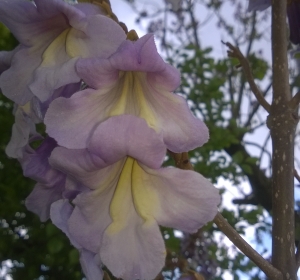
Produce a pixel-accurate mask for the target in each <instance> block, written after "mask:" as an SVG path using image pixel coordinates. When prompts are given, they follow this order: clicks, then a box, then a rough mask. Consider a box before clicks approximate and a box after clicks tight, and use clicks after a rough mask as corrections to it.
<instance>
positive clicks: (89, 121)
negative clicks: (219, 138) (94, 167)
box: [45, 35, 208, 152]
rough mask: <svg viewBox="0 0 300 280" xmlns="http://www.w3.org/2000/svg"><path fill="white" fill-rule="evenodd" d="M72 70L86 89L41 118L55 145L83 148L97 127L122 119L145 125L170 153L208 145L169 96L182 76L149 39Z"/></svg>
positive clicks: (184, 108)
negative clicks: (126, 117)
mask: <svg viewBox="0 0 300 280" xmlns="http://www.w3.org/2000/svg"><path fill="white" fill-rule="evenodd" d="M76 69H77V73H78V75H79V76H80V77H81V78H82V79H83V80H84V82H85V83H86V84H87V85H88V86H89V87H90V88H89V89H86V90H83V91H81V92H77V93H76V94H74V95H73V96H72V97H71V98H69V99H65V98H58V99H56V100H55V101H54V102H52V103H51V105H50V107H49V110H48V112H47V113H46V117H45V124H46V126H47V133H48V134H49V135H50V136H51V137H53V138H55V139H56V141H57V142H58V144H59V145H61V146H64V147H67V148H70V149H83V148H86V147H87V142H88V139H89V138H90V137H91V133H92V132H93V130H94V129H95V127H96V126H97V125H98V124H99V123H101V122H103V121H104V120H106V119H107V118H109V117H111V116H116V115H122V114H130V115H135V116H138V117H141V118H143V119H145V120H146V122H147V124H148V125H149V126H150V127H151V128H153V129H154V130H155V131H156V132H157V133H162V136H163V139H164V143H165V144H166V146H167V148H168V149H169V150H171V151H173V152H183V151H188V150H192V149H195V148H196V147H199V146H201V145H203V144H204V143H205V142H206V141H207V140H208V130H207V127H206V126H205V124H204V123H203V122H202V121H201V120H199V119H196V118H195V117H194V116H193V115H192V113H191V112H190V110H189V107H188V105H187V103H186V101H185V99H184V98H182V97H180V96H178V95H175V94H173V93H172V92H171V91H173V90H175V89H176V88H177V87H178V85H179V83H180V74H179V72H178V71H177V70H176V69H175V68H173V67H172V66H170V65H168V64H166V63H165V62H164V61H163V60H162V58H161V57H160V56H159V54H158V53H157V50H156V47H155V43H154V40H153V36H152V35H146V36H144V37H142V38H141V39H139V40H138V41H136V42H131V41H128V40H127V41H125V42H124V43H123V44H122V45H121V46H120V48H119V49H118V51H117V52H116V53H114V54H113V55H112V56H111V57H109V58H108V59H100V58H92V59H80V60H79V61H78V63H77V65H76Z"/></svg>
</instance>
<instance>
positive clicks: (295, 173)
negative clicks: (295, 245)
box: [294, 169, 300, 254]
mask: <svg viewBox="0 0 300 280" xmlns="http://www.w3.org/2000/svg"><path fill="white" fill-rule="evenodd" d="M294 177H295V178H296V179H297V181H298V182H299V183H300V175H299V174H298V172H297V170H296V169H294ZM299 244H300V242H299ZM299 254H300V253H299Z"/></svg>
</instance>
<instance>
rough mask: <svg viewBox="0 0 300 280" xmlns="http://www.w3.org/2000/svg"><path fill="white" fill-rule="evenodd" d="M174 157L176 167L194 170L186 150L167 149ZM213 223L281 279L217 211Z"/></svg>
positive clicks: (271, 275) (250, 257) (243, 250)
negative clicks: (182, 151)
mask: <svg viewBox="0 0 300 280" xmlns="http://www.w3.org/2000/svg"><path fill="white" fill-rule="evenodd" d="M168 152H169V154H170V156H171V157H172V158H173V159H174V161H175V165H176V167H178V168H181V169H185V170H194V168H193V165H192V164H191V163H190V161H189V156H188V153H187V152H184V153H173V152H171V151H168ZM214 223H215V224H216V225H217V226H218V228H219V229H220V230H221V231H222V232H223V233H224V234H225V235H226V236H227V237H228V238H229V239H230V241H231V242H232V243H233V244H234V245H235V246H236V247H237V248H239V249H240V250H241V251H242V252H243V253H244V254H245V255H246V256H247V257H248V258H249V259H250V260H252V261H253V262H254V263H255V264H256V265H257V266H258V267H259V268H260V269H261V270H262V271H263V272H264V273H265V274H266V275H267V276H268V277H270V279H276V280H281V279H283V278H282V274H281V272H280V271H279V270H277V269H276V268H274V267H273V266H272V265H271V264H270V263H269V262H268V261H267V260H265V259H264V258H263V257H262V256H261V255H260V254H259V253H257V252H256V251H255V250H254V249H253V248H252V247H251V246H250V245H249V244H248V243H247V242H246V241H245V240H244V239H243V238H242V237H241V236H240V235H239V234H238V233H237V232H236V230H235V229H234V228H233V227H232V226H231V225H230V224H229V223H228V222H227V221H226V220H225V219H224V217H223V216H222V215H221V214H220V213H218V214H217V215H216V217H215V218H214Z"/></svg>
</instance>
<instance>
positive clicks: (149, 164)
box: [50, 115, 220, 280]
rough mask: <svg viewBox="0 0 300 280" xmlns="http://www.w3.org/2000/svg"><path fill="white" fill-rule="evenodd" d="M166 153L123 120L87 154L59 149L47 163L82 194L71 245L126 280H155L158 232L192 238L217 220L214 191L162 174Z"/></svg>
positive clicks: (141, 128)
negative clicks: (191, 234) (189, 234)
mask: <svg viewBox="0 0 300 280" xmlns="http://www.w3.org/2000/svg"><path fill="white" fill-rule="evenodd" d="M165 152H166V146H165V145H164V142H163V139H162V135H161V134H157V133H156V132H155V130H154V129H152V128H150V127H149V126H148V125H147V123H146V121H145V120H143V119H141V118H137V117H135V116H132V115H120V116H114V117H110V118H109V119H107V120H106V121H104V122H102V123H100V124H98V125H97V127H96V128H95V129H94V132H93V133H92V135H91V137H90V140H89V141H88V144H87V148H86V149H77V150H70V149H67V148H63V147H59V148H56V149H54V151H53V152H52V154H51V157H50V164H51V165H52V166H53V167H54V168H55V169H59V170H60V171H62V172H64V173H66V174H67V175H68V176H71V177H72V178H75V179H76V180H77V181H78V182H79V183H81V184H83V185H84V186H86V187H87V190H86V191H84V192H82V193H80V194H78V195H77V196H76V198H75V199H74V200H73V201H72V204H73V205H74V206H75V208H74V210H73V212H72V214H71V215H70V217H69V219H68V221H67V222H66V224H67V225H66V227H67V231H68V234H69V235H70V238H71V239H72V240H75V242H76V243H78V244H79V245H80V246H81V247H82V248H84V249H85V250H88V251H90V252H93V253H94V254H98V255H99V256H100V259H101V262H103V264H104V265H106V266H107V267H108V269H110V271H111V272H112V273H113V274H114V275H115V276H116V277H120V278H123V279H124V280H132V279H153V278H155V276H156V275H157V274H158V273H159V271H160V270H161V269H162V267H163V266H164V260H165V246H164V241H163V238H162V236H161V233H160V230H159V226H158V225H163V226H166V227H174V228H178V229H180V230H183V231H187V232H195V231H196V230H197V229H198V228H200V227H201V226H203V225H204V224H205V223H207V222H208V221H210V220H212V219H213V218H214V216H215V215H216V213H217V205H218V203H219V202H220V198H219V194H218V191H217V190H216V189H215V188H214V187H213V186H212V184H211V183H210V182H209V181H208V180H207V179H205V178H203V177H202V176H201V175H200V174H198V173H196V172H193V171H189V170H180V169H176V168H160V166H161V163H162V162H163V159H164V156H165ZM55 207H56V206H55V204H53V206H52V209H53V211H54V209H55ZM51 217H52V216H51ZM53 219H57V217H56V216H55V217H53Z"/></svg>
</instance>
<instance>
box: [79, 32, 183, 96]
mask: <svg viewBox="0 0 300 280" xmlns="http://www.w3.org/2000/svg"><path fill="white" fill-rule="evenodd" d="M108 61H109V63H108V62H105V60H104V59H95V58H93V59H81V60H79V61H78V64H77V65H76V67H77V72H78V75H79V76H80V77H81V78H82V79H83V80H84V81H85V82H86V83H87V84H88V85H91V84H93V85H95V84H98V85H105V84H107V81H105V79H106V78H107V77H108V76H109V74H111V75H113V76H112V78H113V77H114V78H115V79H117V78H118V76H116V74H115V71H116V70H118V71H139V72H147V73H149V77H150V78H151V79H152V80H155V82H156V83H158V84H160V86H161V87H163V88H164V89H165V90H167V91H173V90H174V89H176V88H177V87H178V86H179V84H180V73H179V71H178V70H177V69H176V68H174V67H172V66H171V65H169V64H167V63H165V62H164V61H163V59H162V58H161V57H160V55H159V54H158V52H157V49H156V46H155V42H154V36H153V35H152V34H147V35H145V36H143V37H142V38H140V39H139V40H137V41H136V42H132V41H129V40H125V41H124V42H123V43H122V44H121V45H120V47H119V48H118V50H117V51H116V52H115V53H114V54H113V55H112V56H111V57H110V58H109V59H108ZM92 72H93V73H94V75H93V76H92V77H90V75H89V74H90V73H92ZM103 75H104V77H103ZM112 78H111V79H110V80H112ZM99 79H100V81H101V82H99ZM94 80H95V81H94ZM96 80H97V81H96Z"/></svg>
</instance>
